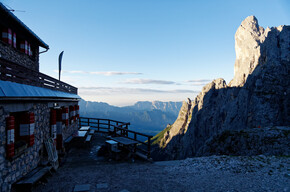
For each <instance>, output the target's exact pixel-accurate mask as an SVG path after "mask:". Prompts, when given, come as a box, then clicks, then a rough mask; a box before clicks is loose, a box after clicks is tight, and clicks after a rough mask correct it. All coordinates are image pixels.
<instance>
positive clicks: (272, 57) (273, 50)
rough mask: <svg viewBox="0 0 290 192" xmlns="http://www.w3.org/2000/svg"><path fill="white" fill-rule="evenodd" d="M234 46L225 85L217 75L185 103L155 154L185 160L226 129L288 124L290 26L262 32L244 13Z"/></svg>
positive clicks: (253, 19)
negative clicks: (230, 74) (230, 73)
mask: <svg viewBox="0 0 290 192" xmlns="http://www.w3.org/2000/svg"><path fill="white" fill-rule="evenodd" d="M235 50H236V61H235V65H234V71H235V74H234V78H233V79H232V81H231V82H230V83H229V85H227V84H226V82H225V80H224V79H222V78H219V79H216V80H213V81H212V82H210V83H208V84H207V85H205V86H204V87H203V89H202V91H201V92H200V93H199V94H198V96H197V97H196V98H195V99H194V100H193V102H191V105H188V103H186V102H184V103H183V106H182V109H181V110H180V115H179V116H178V118H177V120H176V121H175V123H174V124H173V125H172V126H171V127H170V129H169V128H168V130H167V132H166V134H165V136H164V138H163V139H161V141H162V142H163V144H164V145H163V149H162V151H160V150H157V153H156V154H159V155H160V154H161V156H163V157H166V159H181V158H186V157H190V156H195V155H197V152H198V150H199V149H200V148H201V147H203V146H204V145H205V143H206V141H207V140H208V139H210V138H212V137H215V135H217V134H218V133H220V132H223V131H225V130H242V129H246V130H247V129H253V128H255V127H259V128H263V127H267V126H268V127H271V126H286V127H287V126H289V125H290V111H289V110H290V101H289V94H290V78H289V77H290V51H289V50H290V26H279V27H272V28H267V29H266V30H264V28H263V27H260V26H259V24H258V20H257V18H256V17H255V16H249V17H247V18H246V19H245V20H244V21H243V22H242V23H241V25H240V26H239V28H238V29H237V32H236V34H235ZM259 134H260V133H259ZM282 135H283V134H282ZM241 142H243V141H241ZM177 146H178V147H177ZM270 153H271V152H270ZM199 155H202V154H199Z"/></svg>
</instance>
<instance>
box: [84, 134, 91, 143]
mask: <svg viewBox="0 0 290 192" xmlns="http://www.w3.org/2000/svg"><path fill="white" fill-rule="evenodd" d="M91 139H92V135H87V137H86V140H85V142H86V143H87V142H90V141H91Z"/></svg>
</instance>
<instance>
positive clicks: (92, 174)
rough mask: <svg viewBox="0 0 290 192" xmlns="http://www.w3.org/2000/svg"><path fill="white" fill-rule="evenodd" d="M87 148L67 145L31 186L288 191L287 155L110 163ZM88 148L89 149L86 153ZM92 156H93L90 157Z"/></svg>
mask: <svg viewBox="0 0 290 192" xmlns="http://www.w3.org/2000/svg"><path fill="white" fill-rule="evenodd" d="M96 148H97V147H96V146H94V147H93V148H91V151H85V150H83V149H81V150H80V149H78V150H77V149H75V150H72V151H71V152H70V154H69V156H68V158H67V162H65V163H64V165H63V166H61V167H60V168H59V169H58V170H57V172H55V173H53V176H49V177H48V178H47V182H45V183H41V184H39V185H37V186H36V188H35V189H34V191H45V192H46V191H61V192H66V191H69V192H71V191H73V189H74V187H75V185H78V184H89V185H90V189H91V190H90V191H101V192H105V191H110V192H119V191H122V192H128V191H130V192H137V191H140V192H143V191H144V192H145V191H146V192H148V191H158V192H159V191H161V192H162V191H164V192H175V191H180V192H181V191H184V192H187V191H188V192H192V191H215V192H216V191H223V192H224V191H233V192H234V191H247V192H248V191H271V192H272V191H279V192H280V191H290V161H289V160H290V158H289V157H266V156H262V155H261V156H254V157H230V156H210V157H197V158H190V159H186V160H181V161H163V162H155V163H148V162H142V161H135V162H134V163H132V162H115V161H111V162H108V161H104V160H103V159H98V158H95V155H94V152H93V151H92V149H94V150H95V149H96ZM88 153H89V154H88ZM93 157H94V158H93Z"/></svg>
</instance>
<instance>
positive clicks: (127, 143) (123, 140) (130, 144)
mask: <svg viewBox="0 0 290 192" xmlns="http://www.w3.org/2000/svg"><path fill="white" fill-rule="evenodd" d="M111 140H113V141H116V142H117V143H118V145H119V146H120V148H121V151H123V152H124V151H127V152H129V154H128V157H132V156H133V159H134V157H135V153H136V147H137V144H138V143H139V142H138V141H135V140H133V139H130V138H128V137H112V138H111Z"/></svg>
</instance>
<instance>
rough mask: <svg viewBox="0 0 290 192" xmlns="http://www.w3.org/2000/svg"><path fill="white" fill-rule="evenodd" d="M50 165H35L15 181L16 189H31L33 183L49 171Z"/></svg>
mask: <svg viewBox="0 0 290 192" xmlns="http://www.w3.org/2000/svg"><path fill="white" fill-rule="evenodd" d="M51 168H52V167H51V166H49V167H37V168H36V169H34V170H32V171H31V172H29V173H28V174H27V175H26V176H24V177H23V178H22V179H21V180H20V181H18V182H17V183H16V190H17V191H31V190H32V187H33V185H34V184H35V183H36V182H37V181H39V180H40V179H41V178H42V177H43V176H45V175H46V174H47V173H50V170H51Z"/></svg>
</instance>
